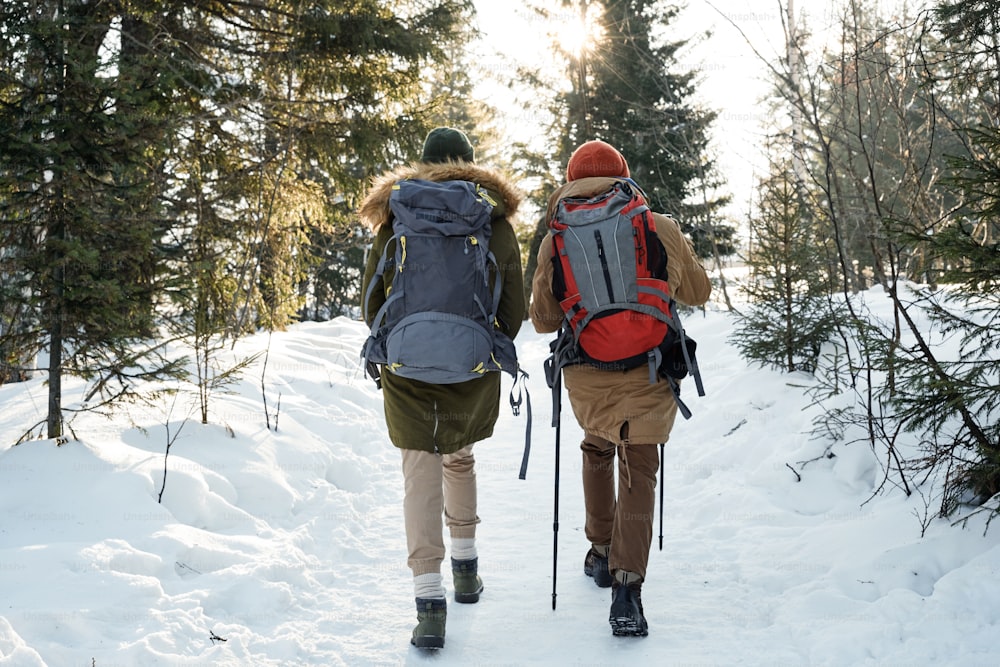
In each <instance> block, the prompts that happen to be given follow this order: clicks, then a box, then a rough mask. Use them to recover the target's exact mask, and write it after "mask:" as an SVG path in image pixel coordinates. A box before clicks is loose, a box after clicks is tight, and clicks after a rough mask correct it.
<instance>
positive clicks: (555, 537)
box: [552, 417, 561, 611]
mask: <svg viewBox="0 0 1000 667" xmlns="http://www.w3.org/2000/svg"><path fill="white" fill-rule="evenodd" d="M556 419H557V420H558V419H559V418H558V417H556ZM559 421H561V420H559ZM559 421H556V475H555V490H554V492H553V496H554V498H555V500H554V507H553V511H552V513H553V520H552V610H553V611H555V608H556V559H557V558H558V555H559Z"/></svg>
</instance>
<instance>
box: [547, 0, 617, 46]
mask: <svg viewBox="0 0 1000 667" xmlns="http://www.w3.org/2000/svg"><path fill="white" fill-rule="evenodd" d="M551 18H552V22H553V27H552V32H553V36H554V38H555V41H556V43H557V44H558V45H559V48H561V49H562V50H563V51H565V52H566V53H568V54H569V55H571V56H573V57H575V58H578V57H580V56H581V55H584V54H586V53H589V52H590V51H592V50H593V49H594V47H595V46H596V45H597V44H598V43H599V42H600V39H601V37H602V35H603V33H604V29H603V27H602V26H601V21H600V16H599V13H598V10H597V9H596V8H595V7H593V6H589V7H588V6H586V5H584V6H583V7H579V8H578V9H577V10H575V11H573V10H570V9H567V10H565V12H563V13H559V14H554V15H553V16H552V17H551Z"/></svg>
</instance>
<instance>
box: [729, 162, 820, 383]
mask: <svg viewBox="0 0 1000 667" xmlns="http://www.w3.org/2000/svg"><path fill="white" fill-rule="evenodd" d="M772 172H773V173H772V174H771V175H770V176H769V177H768V178H767V179H766V180H764V181H763V182H762V183H761V186H760V204H759V206H758V212H757V214H756V215H755V216H753V217H751V219H750V235H751V242H750V249H749V253H748V255H747V257H746V263H747V266H748V267H749V269H750V275H749V277H748V279H747V282H746V283H745V284H744V286H743V291H744V292H745V294H746V297H747V299H748V301H749V303H750V306H749V309H748V310H747V311H746V312H743V313H740V314H738V315H737V325H736V327H735V328H734V335H733V341H732V342H733V344H734V345H736V347H737V349H739V351H740V353H741V355H742V356H743V357H744V358H746V359H747V360H749V361H753V362H756V363H758V364H760V365H762V366H770V367H773V368H776V369H779V370H783V371H786V372H789V373H791V372H794V371H805V372H813V371H814V370H815V369H816V366H817V363H818V360H819V355H820V348H821V346H822V345H823V344H824V343H826V342H827V341H828V340H829V338H830V336H831V334H832V332H833V328H834V313H833V312H832V307H831V303H830V301H829V299H828V297H829V295H830V293H831V277H830V275H829V274H828V273H827V272H826V271H824V268H823V267H824V266H825V255H826V250H825V248H824V245H825V242H824V240H823V239H822V238H820V237H819V236H818V234H817V231H818V228H817V227H816V225H815V224H814V223H813V220H812V215H811V214H810V211H809V207H808V206H807V204H806V203H805V202H803V201H802V199H801V197H800V193H799V192H798V189H797V188H796V178H795V175H794V173H793V172H792V169H791V167H790V166H789V165H788V164H785V165H783V166H782V165H776V166H775V167H774V168H773V169H772Z"/></svg>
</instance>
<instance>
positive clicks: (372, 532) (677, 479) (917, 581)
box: [0, 312, 1000, 667]
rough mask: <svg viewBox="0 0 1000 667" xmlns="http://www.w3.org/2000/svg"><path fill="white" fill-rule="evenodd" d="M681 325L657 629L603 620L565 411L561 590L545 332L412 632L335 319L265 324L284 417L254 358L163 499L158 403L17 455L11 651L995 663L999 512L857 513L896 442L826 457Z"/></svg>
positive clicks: (757, 386)
mask: <svg viewBox="0 0 1000 667" xmlns="http://www.w3.org/2000/svg"><path fill="white" fill-rule="evenodd" d="M685 323H686V324H687V327H688V330H689V332H690V333H691V335H692V336H693V337H694V338H695V339H696V340H698V342H699V353H700V356H701V360H702V367H703V373H704V376H705V382H706V388H707V390H708V396H707V397H705V398H701V399H699V398H696V397H695V396H693V393H694V392H693V391H690V393H691V394H692V396H691V397H690V400H689V405H690V407H691V408H692V410H693V412H694V418H693V419H691V420H690V421H683V420H679V421H678V424H677V427H676V428H675V430H674V435H673V438H672V440H671V442H670V443H668V444H667V447H666V457H665V475H664V491H665V497H666V503H665V511H664V546H663V550H662V551H659V550H657V549H656V539H655V536H654V551H653V553H652V556H651V559H650V568H649V573H648V578H647V583H646V584H645V586H644V589H643V599H644V603H645V608H646V615H647V618H648V620H649V623H650V636H649V637H647V638H641V639H638V638H615V637H612V636H611V633H610V629H609V626H608V623H607V610H608V606H609V603H610V594H609V593H608V591H607V590H602V589H598V588H597V587H596V586H594V585H593V583H592V582H591V580H590V579H588V578H586V577H585V576H584V575H583V573H582V560H583V555H584V553H585V551H586V548H587V543H586V539H585V537H584V535H583V530H582V526H583V503H582V492H581V488H580V479H579V475H580V453H579V442H580V439H581V438H582V433H581V432H580V431H579V429H578V427H577V426H576V424H575V422H574V420H573V418H572V414H571V411H570V408H569V405H568V402H565V401H564V405H563V421H562V424H563V428H562V446H561V466H560V467H561V485H560V487H561V488H560V516H559V521H560V530H559V553H558V598H557V602H558V606H557V609H556V610H555V611H553V610H552V608H551V591H552V537H553V534H552V509H553V470H554V456H553V437H554V430H553V429H552V428H551V427H550V426H549V422H550V418H551V401H550V394H549V390H548V388H547V387H546V386H545V384H544V380H543V376H542V373H541V362H542V359H543V358H544V356H545V354H546V352H547V341H546V338H545V337H542V336H538V335H535V334H534V333H533V332H531V331H530V325H528V326H527V328H526V330H525V331H524V332H523V333H522V335H521V336H520V337H519V338H518V341H517V343H518V348H519V351H520V356H521V361H522V364H523V365H524V366H525V368H526V369H527V370H528V372H529V373H531V379H530V381H529V391H530V394H531V400H532V407H533V411H534V414H533V417H534V429H533V434H532V444H533V446H532V456H531V461H530V465H529V469H528V475H527V479H526V480H519V479H518V478H517V475H518V469H519V466H520V460H521V452H522V447H523V438H524V426H525V420H524V417H523V416H522V417H518V418H514V417H512V416H511V414H510V411H509V409H508V408H507V405H506V396H504V397H503V401H504V402H503V407H502V410H501V418H500V422H499V423H498V425H497V430H496V434H495V436H494V437H493V438H492V439H490V440H489V441H486V442H484V443H481V444H480V445H478V446H477V448H476V456H477V469H478V476H479V483H480V516H481V517H482V520H483V522H482V524H481V526H480V529H479V541H478V542H479V553H480V563H481V565H480V567H481V572H482V576H483V578H484V581H485V585H486V589H485V592H484V594H483V596H482V599H481V601H480V602H479V603H478V604H475V605H459V604H455V603H454V602H451V603H450V604H449V618H448V634H447V644H446V647H445V649H444V650H442V651H439V652H437V653H433V654H424V653H422V652H420V651H418V650H416V649H413V648H412V647H410V646H409V643H408V642H409V634H410V630H411V628H412V626H413V623H414V622H415V613H414V611H413V599H412V587H411V580H410V573H409V571H408V570H407V569H406V566H405V558H406V554H405V540H404V537H403V533H402V518H401V505H402V488H401V487H402V476H401V474H400V471H399V455H398V452H397V451H396V450H395V449H394V448H393V447H392V446H391V445H390V443H389V442H388V440H387V437H386V435H385V429H384V424H383V422H382V416H381V398H380V396H379V395H378V393H377V392H376V391H375V389H374V386H373V385H372V383H371V382H370V381H369V380H367V379H365V378H363V377H362V376H361V373H360V371H359V369H358V366H357V361H356V357H357V352H356V351H357V350H358V349H359V347H360V344H361V341H362V340H363V337H364V335H365V331H364V329H363V328H362V327H361V325H360V324H359V323H357V322H353V321H349V320H345V319H339V320H335V321H333V322H329V323H322V324H300V325H297V326H295V327H293V329H292V330H291V331H289V332H286V333H283V334H275V335H274V337H273V338H272V341H271V357H270V360H269V362H268V371H267V383H266V388H267V392H268V401H269V404H270V405H271V406H272V409H273V408H274V406H275V405H276V404H277V398H278V394H279V393H280V400H281V409H280V415H279V416H280V421H279V427H278V430H277V431H276V432H275V431H273V430H272V431H269V430H267V428H266V427H265V426H264V423H263V416H262V408H261V390H260V380H259V366H258V367H257V369H255V370H252V371H251V372H250V373H249V374H248V376H247V378H246V379H245V380H244V381H243V382H242V383H241V384H239V385H237V387H236V391H235V393H233V394H230V395H219V396H217V397H216V399H215V402H214V403H213V409H214V411H215V412H214V413H213V416H212V420H213V424H211V425H207V426H202V425H199V424H196V423H193V422H188V423H187V424H185V425H184V428H183V430H182V432H181V434H180V436H179V437H178V438H177V440H176V442H175V444H174V447H173V449H172V451H171V455H170V459H169V464H168V467H169V473H168V477H167V485H166V489H165V492H164V498H163V503H162V504H158V503H157V502H156V499H157V495H158V494H159V491H160V487H161V484H162V474H163V449H164V444H165V442H166V438H167V435H166V429H165V426H164V424H165V422H166V421H167V419H168V416H167V415H168V411H167V408H166V406H164V407H163V409H162V410H160V411H159V412H157V410H152V409H147V410H144V411H139V410H133V414H132V418H133V419H135V421H136V425H138V426H141V427H142V430H140V429H138V428H136V427H134V426H133V425H131V424H130V422H129V421H128V419H127V418H125V416H122V415H120V416H118V417H116V418H115V419H113V420H111V421H108V420H104V419H101V418H99V417H96V416H85V417H81V418H80V419H79V420H78V421H77V422H76V423H75V424H74V428H75V429H76V431H77V433H78V434H79V435H80V436H81V439H82V441H81V442H70V443H68V444H66V445H63V446H62V447H59V448H56V447H55V445H54V444H53V443H52V442H50V441H44V440H43V441H32V442H28V443H25V444H23V445H20V446H18V447H14V448H10V449H3V450H0V479H2V483H0V488H2V491H0V516H2V517H3V522H2V523H0V665H13V666H17V667H21V666H37V665H49V666H52V667H56V666H60V667H61V666H62V665H81V666H82V665H92V666H93V667H109V666H113V665H234V666H235V665H247V666H250V665H253V666H258V665H345V666H351V667H353V666H356V665H423V664H433V665H463V666H466V665H483V666H485V665H534V664H537V665H543V664H544V665H551V664H560V665H561V664H566V665H574V664H578V665H618V664H627V665H653V664H656V665H662V664H666V665H674V664H676V665H680V664H725V665H729V664H746V665H771V664H793V665H881V664H932V663H933V664H955V665H959V664H961V665H993V664H1000V650H998V649H997V648H996V647H995V646H996V644H995V637H996V636H997V625H998V623H1000V579H998V577H997V574H998V571H1000V546H998V545H1000V537H998V535H997V533H996V531H995V529H994V531H991V532H990V533H988V534H987V535H986V536H985V537H984V536H983V524H982V521H981V520H980V519H979V518H974V519H973V520H972V521H971V522H970V525H969V527H968V528H967V529H965V530H961V529H957V528H953V527H951V526H949V524H948V522H945V521H937V522H935V523H934V524H933V525H932V526H931V528H930V530H929V531H928V534H927V536H926V537H925V538H923V539H921V538H920V536H919V532H920V531H919V522H918V519H917V517H916V516H915V515H914V511H917V512H919V511H922V509H923V507H922V503H921V501H920V500H919V499H917V498H906V497H904V496H903V495H902V494H900V493H898V492H890V493H888V494H886V495H883V496H879V497H878V498H877V499H876V500H875V501H873V502H870V503H867V504H866V501H867V500H868V499H869V498H870V496H871V495H872V492H873V490H874V489H875V488H876V486H877V484H878V483H879V481H880V479H881V470H880V468H879V466H878V463H877V460H876V459H875V457H874V455H873V454H872V452H871V451H870V450H869V449H868V448H867V447H865V446H863V445H850V446H846V445H843V444H837V445H835V446H834V447H833V449H832V450H831V451H832V453H833V454H834V455H835V456H834V457H833V458H823V457H822V454H823V451H824V446H823V445H822V444H821V443H819V442H817V441H815V440H812V439H811V438H810V436H809V429H810V421H811V418H812V414H813V413H812V412H810V411H809V410H806V409H805V408H806V405H807V402H808V401H807V399H806V398H805V397H804V396H803V395H802V392H801V389H800V388H797V387H793V386H790V383H792V382H794V383H795V384H799V385H801V384H803V383H805V382H806V381H807V380H806V378H801V377H789V376H784V375H780V374H777V373H774V372H771V371H763V370H759V369H753V368H747V366H746V364H745V363H744V362H743V361H742V360H740V359H739V357H738V355H737V354H736V352H735V350H734V349H733V348H732V347H731V346H729V345H728V344H727V343H726V335H727V334H728V331H729V328H730V324H729V320H728V319H727V318H726V316H725V315H723V314H720V313H714V312H710V313H708V314H707V315H706V316H704V317H702V316H701V315H693V316H688V318H687V319H686V321H685ZM266 344H267V338H266V336H258V337H253V338H250V339H247V340H245V341H242V342H241V343H240V346H239V349H238V352H239V353H240V354H247V353H251V352H254V351H257V350H259V349H262V348H263V347H264V346H265V345H266ZM29 385H30V386H20V387H19V386H13V385H12V386H5V387H0V404H2V405H3V406H4V408H3V416H2V417H0V437H2V438H3V441H4V442H5V443H8V442H11V441H13V439H15V438H16V437H17V435H19V433H20V431H19V429H23V428H24V427H25V426H24V425H25V424H29V423H31V422H32V421H33V420H34V413H33V412H32V411H33V410H34V407H33V406H37V405H39V404H44V401H43V400H41V399H42V398H43V397H44V386H43V385H42V384H41V382H40V381H38V380H35V381H32V382H31V383H29ZM509 387H510V379H509V378H508V377H506V376H505V381H504V394H506V391H507V390H508V389H509ZM178 426H179V420H178V415H177V414H174V415H173V423H172V424H171V428H172V432H176V429H177V427H178ZM230 430H231V434H232V435H231V434H230ZM814 459H815V460H814ZM807 460H810V461H812V462H811V463H809V464H807V465H804V466H803V465H802V462H803V461H807ZM789 465H791V466H793V467H795V468H796V470H798V471H799V472H800V474H801V475H802V480H801V481H797V480H796V475H795V473H793V471H792V470H791V469H789V467H788V466H789ZM656 512H657V523H656V525H655V529H656V533H657V534H658V533H659V520H658V517H659V507H657V509H656ZM446 585H448V586H450V581H449V575H448V574H447V573H446ZM213 638H214V639H213ZM223 640H224V641H223Z"/></svg>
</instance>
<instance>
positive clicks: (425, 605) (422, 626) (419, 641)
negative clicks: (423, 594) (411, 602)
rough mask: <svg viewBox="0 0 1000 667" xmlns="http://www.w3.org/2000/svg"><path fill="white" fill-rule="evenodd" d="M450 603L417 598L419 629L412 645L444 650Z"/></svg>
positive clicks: (438, 599)
mask: <svg viewBox="0 0 1000 667" xmlns="http://www.w3.org/2000/svg"><path fill="white" fill-rule="evenodd" d="M447 617H448V603H447V602H445V599H444V598H417V627H415V628H413V637H411V638H410V643H411V644H413V645H414V646H416V647H417V648H444V624H445V620H446V619H447Z"/></svg>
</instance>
